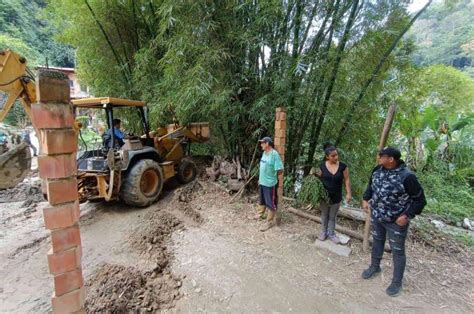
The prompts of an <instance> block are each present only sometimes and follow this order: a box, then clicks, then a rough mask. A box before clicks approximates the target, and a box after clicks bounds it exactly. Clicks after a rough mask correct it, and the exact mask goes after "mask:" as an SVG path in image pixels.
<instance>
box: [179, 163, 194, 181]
mask: <svg viewBox="0 0 474 314" xmlns="http://www.w3.org/2000/svg"><path fill="white" fill-rule="evenodd" d="M196 174H197V170H196V164H195V163H194V162H192V161H191V160H186V159H183V160H182V161H181V163H180V164H179V166H178V173H177V175H176V178H177V179H178V181H179V182H180V183H181V184H186V183H189V182H191V181H193V180H194V179H195V178H196Z"/></svg>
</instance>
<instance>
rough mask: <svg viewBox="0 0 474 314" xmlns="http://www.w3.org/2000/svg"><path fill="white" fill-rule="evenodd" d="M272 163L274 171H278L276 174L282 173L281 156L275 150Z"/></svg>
mask: <svg viewBox="0 0 474 314" xmlns="http://www.w3.org/2000/svg"><path fill="white" fill-rule="evenodd" d="M274 156H275V157H274V160H273V162H274V164H273V169H275V171H276V172H277V173H278V174H281V173H283V163H282V161H281V158H280V154H279V153H278V152H277V151H275V154H274Z"/></svg>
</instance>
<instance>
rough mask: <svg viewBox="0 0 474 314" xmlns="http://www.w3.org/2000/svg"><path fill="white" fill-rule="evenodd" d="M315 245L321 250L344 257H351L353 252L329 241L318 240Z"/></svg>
mask: <svg viewBox="0 0 474 314" xmlns="http://www.w3.org/2000/svg"><path fill="white" fill-rule="evenodd" d="M314 245H315V246H316V247H317V248H319V249H323V250H327V251H330V252H332V253H334V254H337V255H340V256H344V257H349V255H350V254H351V251H352V250H351V249H350V248H348V247H347V246H342V245H339V244H334V243H333V242H331V241H328V240H326V241H320V240H316V242H314Z"/></svg>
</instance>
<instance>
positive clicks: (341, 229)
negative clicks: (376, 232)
mask: <svg viewBox="0 0 474 314" xmlns="http://www.w3.org/2000/svg"><path fill="white" fill-rule="evenodd" d="M286 210H287V211H288V212H290V213H292V214H295V215H297V216H300V217H303V218H307V219H310V220H312V221H315V222H317V223H321V218H319V217H317V216H314V215H310V214H307V213H305V212H303V211H301V210H299V209H296V208H293V207H288V208H286ZM336 231H339V232H341V233H344V234H346V235H348V236H350V237H353V238H356V239H358V240H361V241H363V240H364V235H363V234H360V233H358V232H356V231H354V230H351V229H348V228H345V227H342V226H340V225H336ZM368 241H369V242H370V243H372V242H373V241H372V238H369V239H368ZM384 250H385V251H386V252H390V251H391V250H390V247H389V246H388V245H385V247H384Z"/></svg>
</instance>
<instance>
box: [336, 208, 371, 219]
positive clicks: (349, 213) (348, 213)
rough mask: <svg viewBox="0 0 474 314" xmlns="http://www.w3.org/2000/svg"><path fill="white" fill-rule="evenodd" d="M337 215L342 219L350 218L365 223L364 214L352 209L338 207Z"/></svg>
mask: <svg viewBox="0 0 474 314" xmlns="http://www.w3.org/2000/svg"><path fill="white" fill-rule="evenodd" d="M339 214H340V215H341V216H342V217H346V218H351V219H353V220H356V221H365V215H366V214H365V213H364V212H363V211H361V210H357V209H355V208H352V207H345V206H344V207H342V206H341V207H340V208H339Z"/></svg>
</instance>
